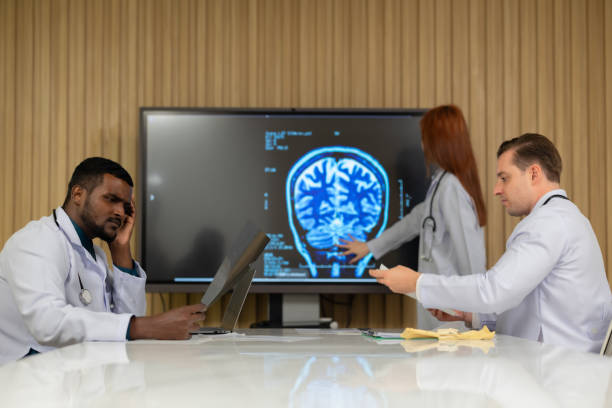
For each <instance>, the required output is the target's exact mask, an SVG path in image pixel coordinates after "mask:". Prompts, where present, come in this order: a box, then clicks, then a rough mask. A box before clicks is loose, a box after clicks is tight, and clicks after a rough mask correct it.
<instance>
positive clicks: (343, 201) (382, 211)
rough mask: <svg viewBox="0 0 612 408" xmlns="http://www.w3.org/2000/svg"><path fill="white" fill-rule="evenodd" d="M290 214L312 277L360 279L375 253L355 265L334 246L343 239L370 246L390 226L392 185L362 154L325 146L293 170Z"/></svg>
mask: <svg viewBox="0 0 612 408" xmlns="http://www.w3.org/2000/svg"><path fill="white" fill-rule="evenodd" d="M286 198H287V212H288V216H289V225H290V227H291V230H292V232H293V238H294V241H295V245H296V248H297V249H298V251H299V252H300V254H301V255H302V256H303V257H304V260H305V261H306V263H307V265H308V268H309V270H310V275H311V277H313V278H326V277H329V278H339V277H341V276H342V277H343V278H350V277H354V278H360V277H362V275H363V273H364V270H365V268H366V265H367V264H368V262H369V260H370V259H371V258H372V255H371V254H368V256H366V257H364V258H363V259H361V260H360V261H359V262H358V263H357V264H354V265H349V261H350V260H351V259H352V257H347V256H344V255H342V252H343V250H342V249H339V248H337V247H336V245H337V244H340V243H341V241H340V240H341V239H347V240H348V239H350V237H353V238H355V239H358V240H361V241H368V240H370V239H372V238H375V237H377V236H378V235H380V234H381V233H382V231H383V230H384V228H385V226H386V224H387V214H388V203H389V180H388V177H387V173H386V172H385V170H384V169H383V168H382V166H381V165H380V164H379V163H378V161H376V160H375V159H374V158H373V157H372V156H371V155H369V154H367V153H365V152H364V151H362V150H359V149H356V148H352V147H345V146H333V147H321V148H318V149H315V150H312V151H310V152H308V153H307V154H305V155H304V156H302V157H301V158H300V159H299V160H298V161H297V162H296V163H295V164H294V165H293V167H292V168H291V170H290V171H289V174H288V176H287V186H286Z"/></svg>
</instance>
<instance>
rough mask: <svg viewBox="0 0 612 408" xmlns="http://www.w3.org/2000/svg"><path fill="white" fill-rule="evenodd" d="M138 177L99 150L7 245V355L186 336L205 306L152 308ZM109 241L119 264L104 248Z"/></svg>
mask: <svg viewBox="0 0 612 408" xmlns="http://www.w3.org/2000/svg"><path fill="white" fill-rule="evenodd" d="M132 187H133V182H132V178H131V177H130V175H129V173H128V172H127V171H126V170H125V169H124V168H123V167H121V165H119V164H118V163H115V162H113V161H111V160H108V159H104V158H100V157H93V158H89V159H86V160H84V161H83V162H81V163H80V164H79V165H78V166H77V167H76V169H75V171H74V173H73V175H72V178H71V180H70V183H69V185H68V192H67V195H66V199H65V201H64V204H63V205H62V206H61V207H58V208H57V209H55V210H53V214H52V215H50V216H47V217H43V218H41V219H40V220H37V221H31V222H30V223H28V224H27V225H26V226H25V227H24V228H22V229H21V230H19V231H17V232H16V233H15V234H13V236H11V238H10V239H9V240H8V241H7V242H6V245H5V246H4V249H3V250H2V252H1V253H0V363H2V362H5V361H10V360H16V359H18V358H21V357H23V356H25V355H28V354H35V353H37V352H44V351H48V350H50V349H53V348H55V347H61V346H65V345H68V344H73V343H77V342H82V341H92V340H93V341H95V340H99V341H125V340H129V339H141V338H156V339H185V338H188V337H189V332H190V330H193V329H196V328H197V327H199V324H198V323H199V321H202V320H203V319H204V310H205V306H204V305H202V304H197V305H191V306H185V307H182V308H177V309H174V310H171V311H169V312H166V313H163V314H160V315H157V316H152V317H142V316H143V315H144V314H145V307H146V306H145V281H146V274H145V272H144V270H143V269H142V268H141V267H140V265H139V264H138V263H137V262H136V261H134V260H133V259H132V254H131V249H130V237H131V235H132V230H133V228H134V211H135V209H134V203H133V200H132ZM94 238H101V239H102V240H104V241H106V242H107V243H108V246H109V249H110V253H111V257H112V261H113V268H112V270H109V268H108V264H107V260H106V255H105V253H104V251H103V250H102V249H101V248H100V247H98V246H96V245H94V244H93V242H92V239H94Z"/></svg>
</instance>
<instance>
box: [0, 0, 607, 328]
mask: <svg viewBox="0 0 612 408" xmlns="http://www.w3.org/2000/svg"><path fill="white" fill-rule="evenodd" d="M611 72H612V0H536V1H532V0H433V1H431V0H316V1H311V0H227V1H224V0H134V1H122V0H108V1H107V0H87V1H85V0H54V1H53V2H49V1H45V0H0V146H1V147H2V150H1V151H0V158H1V159H2V160H1V161H2V164H1V165H0V169H1V170H2V175H1V176H0V183H1V186H0V194H2V200H1V204H0V205H1V207H0V245H3V244H4V242H5V241H6V240H7V239H8V237H9V236H10V235H11V234H12V233H13V232H14V231H15V230H17V229H18V228H20V227H22V226H23V225H24V224H25V223H26V222H27V221H29V220H30V219H33V218H39V217H41V216H43V215H45V214H48V213H49V212H50V209H51V208H53V207H55V206H57V205H60V204H61V202H62V200H63V198H64V195H65V189H66V185H67V182H68V177H69V176H70V173H71V171H72V169H73V168H74V166H75V165H76V164H77V163H78V162H79V161H81V160H82V159H83V158H84V157H86V156H87V155H105V156H108V157H110V158H112V159H116V160H119V161H120V162H121V163H123V165H124V166H125V167H126V168H127V169H128V170H129V171H130V172H131V173H132V175H133V176H134V178H135V180H136V193H137V194H138V191H139V188H140V187H139V186H140V183H141V180H140V174H139V164H138V163H139V161H138V160H139V157H138V155H139V153H138V148H139V142H138V140H139V139H138V138H139V133H138V132H139V124H138V120H139V107H140V106H153V105H157V106H161V105H169V106H235V107H266V106H268V107H346V108H350V107H431V106H434V105H436V104H442V103H449V102H452V103H456V104H458V105H459V106H460V107H461V108H462V109H463V110H464V113H465V114H466V118H467V120H468V123H469V126H470V131H471V137H472V144H473V148H474V152H475V155H476V160H477V164H478V167H479V175H480V178H481V182H482V187H483V192H484V194H485V200H486V205H487V210H488V225H487V228H486V237H487V255H488V264H489V265H492V264H493V263H494V262H495V261H496V259H497V257H498V256H499V255H500V254H501V253H502V251H503V249H504V245H505V240H506V238H507V237H508V235H509V234H510V232H511V230H512V229H513V228H514V226H515V225H516V223H517V221H518V220H517V219H513V218H511V217H509V216H507V215H506V214H505V213H504V211H503V209H502V207H501V206H500V204H499V202H498V201H497V199H496V198H495V197H493V195H492V192H493V185H494V182H495V167H496V160H495V152H496V150H497V147H498V145H499V143H500V142H501V141H502V140H504V139H508V138H511V137H514V136H517V135H518V134H520V133H521V132H526V131H531V132H541V133H544V134H546V135H547V136H549V137H550V138H551V139H552V140H554V141H555V143H556V144H557V146H558V147H559V150H560V152H561V155H562V157H563V160H564V167H565V169H564V173H563V177H562V185H563V187H564V188H566V189H567V191H568V193H569V194H570V196H571V197H572V199H573V200H574V201H575V202H576V203H577V204H578V206H579V207H580V208H581V210H582V211H583V212H584V213H585V215H587V216H588V217H589V218H590V219H591V221H592V224H593V227H594V230H595V232H596V234H597V237H598V239H599V242H600V245H601V248H602V250H603V253H604V258H605V261H606V265H608V261H609V257H608V254H609V253H611V251H612V218H611V217H610V216H609V215H608V214H609V212H610V210H611V209H612V164H611V163H612V142H610V141H609V140H608V139H609V137H608V135H609V134H610V133H611V131H612V120H611V119H610V118H612V74H611ZM137 196H138V195H137ZM134 247H135V249H137V248H138V241H137V240H136V239H134ZM609 276H610V273H609ZM200 295H201V294H197V293H196V294H177V293H164V294H148V295H147V300H148V313H149V314H152V313H159V312H162V311H163V310H167V309H168V308H170V307H176V306H179V305H183V304H188V303H193V302H197V301H198V299H199V297H200ZM227 302H228V299H227V298H224V300H223V301H222V302H220V304H219V305H215V306H214V307H212V308H211V310H209V311H208V319H209V322H210V323H211V324H215V323H220V321H221V317H222V312H223V306H224V305H225V304H227ZM322 303H323V305H324V310H325V312H326V313H328V314H333V317H335V318H336V319H337V320H338V321H339V323H340V326H341V327H342V326H345V325H349V324H350V326H353V327H359V326H386V327H396V326H411V325H414V324H415V316H414V314H415V313H414V311H415V304H414V301H413V300H411V299H409V298H406V297H404V296H399V295H386V296H383V295H363V294H358V295H355V296H349V295H332V296H328V297H326V299H325V300H324V301H322ZM266 313H267V295H250V296H249V299H248V301H247V303H246V306H245V312H244V313H243V315H242V316H241V318H240V325H241V326H247V325H248V324H250V323H251V322H253V321H256V320H263V319H264V318H265V316H266Z"/></svg>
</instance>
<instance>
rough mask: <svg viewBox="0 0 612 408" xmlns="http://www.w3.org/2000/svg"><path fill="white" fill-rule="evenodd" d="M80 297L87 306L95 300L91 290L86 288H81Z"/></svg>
mask: <svg viewBox="0 0 612 408" xmlns="http://www.w3.org/2000/svg"><path fill="white" fill-rule="evenodd" d="M79 299H80V300H81V303H83V304H84V305H85V306H87V305H89V304H90V303H91V301H92V300H93V298H92V297H91V292H89V291H88V290H87V289H84V288H83V289H81V292H80V293H79Z"/></svg>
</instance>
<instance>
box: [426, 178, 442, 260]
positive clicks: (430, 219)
mask: <svg viewBox="0 0 612 408" xmlns="http://www.w3.org/2000/svg"><path fill="white" fill-rule="evenodd" d="M445 175H446V171H444V172H443V173H442V175H441V176H440V178H439V179H438V183H437V184H436V186H435V187H434V191H433V193H432V194H431V200H430V201H429V215H428V216H427V217H425V218H423V224H422V225H421V227H422V229H423V232H422V233H423V234H424V236H423V237H422V239H423V246H422V251H423V252H422V253H421V255H420V258H421V259H422V260H425V261H431V247H432V245H433V235H434V233H435V232H436V219H435V218H434V216H433V202H434V198H435V197H436V193H437V192H438V188H439V187H440V183H442V179H443V178H444V176H445ZM427 224H430V225H431V236H430V237H429V240H430V242H429V245H427V238H426V236H425V227H426V226H427Z"/></svg>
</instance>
